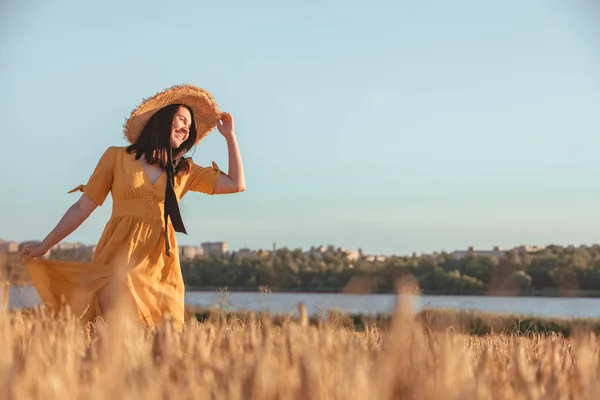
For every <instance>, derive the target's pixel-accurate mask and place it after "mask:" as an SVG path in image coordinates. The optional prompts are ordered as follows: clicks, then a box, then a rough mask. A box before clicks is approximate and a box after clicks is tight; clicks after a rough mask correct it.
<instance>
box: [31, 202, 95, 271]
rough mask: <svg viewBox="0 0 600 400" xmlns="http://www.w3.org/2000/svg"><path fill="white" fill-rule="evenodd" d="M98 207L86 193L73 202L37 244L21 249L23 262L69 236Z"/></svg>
mask: <svg viewBox="0 0 600 400" xmlns="http://www.w3.org/2000/svg"><path fill="white" fill-rule="evenodd" d="M96 207H98V205H97V204H96V203H94V202H93V201H92V200H91V199H90V198H89V197H88V196H87V195H86V194H82V195H81V197H80V198H79V200H77V202H76V203H75V204H73V205H72V206H71V207H69V209H68V210H67V212H66V213H65V215H64V216H63V217H62V218H61V220H60V221H59V222H58V224H57V225H56V227H55V228H54V229H53V230H52V232H50V233H49V234H48V236H46V237H45V238H44V240H43V241H42V242H40V243H38V244H35V245H31V246H26V247H25V248H23V250H21V254H20V258H21V262H22V263H23V264H25V263H27V261H29V260H30V259H32V258H35V257H40V256H43V255H44V254H46V253H47V252H48V251H49V250H50V249H51V248H52V247H53V246H54V245H55V244H57V243H59V242H60V241H61V240H63V239H64V238H66V237H67V236H69V235H70V234H71V233H72V232H73V231H75V230H76V229H77V228H79V226H80V225H81V224H82V223H83V222H84V221H85V220H86V219H87V218H88V217H89V216H90V215H91V214H92V212H94V210H95V209H96Z"/></svg>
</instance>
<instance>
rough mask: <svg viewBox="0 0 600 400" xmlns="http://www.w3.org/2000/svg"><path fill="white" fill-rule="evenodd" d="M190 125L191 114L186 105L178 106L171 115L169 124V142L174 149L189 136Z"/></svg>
mask: <svg viewBox="0 0 600 400" xmlns="http://www.w3.org/2000/svg"><path fill="white" fill-rule="evenodd" d="M191 126H192V114H191V113H190V111H189V110H188V109H187V108H186V107H183V106H182V107H179V109H177V111H176V112H175V115H174V116H173V123H172V125H171V136H170V142H171V147H172V148H174V149H177V148H179V146H181V144H182V143H183V142H185V141H186V140H187V138H188V137H189V136H190V128H191Z"/></svg>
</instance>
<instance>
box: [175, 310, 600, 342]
mask: <svg viewBox="0 0 600 400" xmlns="http://www.w3.org/2000/svg"><path fill="white" fill-rule="evenodd" d="M186 315H187V318H195V319H196V320H197V321H199V322H201V323H207V322H218V321H229V322H230V323H233V324H236V323H237V324H242V325H246V324H250V323H253V321H256V320H261V319H264V318H266V319H268V320H269V321H270V322H271V323H272V324H273V325H276V326H282V325H283V324H284V323H286V322H294V323H301V321H302V320H305V321H306V322H305V323H306V324H310V325H315V326H322V325H330V326H335V327H336V328H346V329H351V330H354V331H359V332H361V331H365V330H367V329H368V328H375V327H376V328H377V329H381V330H385V329H387V328H388V327H389V325H390V323H391V321H392V314H383V313H381V314H376V315H365V314H357V313H343V312H340V311H338V310H335V309H330V310H323V313H321V314H316V315H307V314H306V311H305V310H304V309H303V308H302V306H300V307H299V310H298V311H297V312H295V313H289V314H283V313H270V312H257V313H255V312H251V311H247V310H239V311H233V310H230V309H227V308H219V307H214V308H210V309H208V308H199V307H188V308H187V309H186ZM415 318H416V320H417V321H418V322H419V323H421V324H422V325H423V326H424V327H425V328H426V329H427V330H429V331H438V332H442V331H447V330H449V329H450V330H452V331H454V332H456V333H463V334H466V335H473V336H485V335H490V334H500V335H525V336H530V335H542V336H549V335H553V334H557V335H560V336H563V337H569V336H573V335H575V334H577V333H580V332H592V333H594V334H597V335H600V318H538V317H526V316H523V315H518V314H495V313H484V312H474V311H456V310H443V309H425V310H422V311H420V312H417V313H415Z"/></svg>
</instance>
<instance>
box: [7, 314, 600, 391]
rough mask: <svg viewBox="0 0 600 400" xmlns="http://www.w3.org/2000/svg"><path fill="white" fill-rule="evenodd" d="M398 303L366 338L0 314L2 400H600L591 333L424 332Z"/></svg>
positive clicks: (348, 333)
mask: <svg viewBox="0 0 600 400" xmlns="http://www.w3.org/2000/svg"><path fill="white" fill-rule="evenodd" d="M409 309H410V307H406V306H405V307H398V310H397V314H396V315H395V316H394V319H393V320H392V323H391V325H390V326H389V327H388V328H387V329H386V330H385V331H380V330H379V329H377V327H374V326H369V327H367V329H366V330H365V331H364V332H357V331H354V330H351V329H348V328H343V327H341V326H339V325H336V324H331V323H327V321H324V323H322V324H319V325H310V324H308V322H307V318H306V315H305V310H304V309H302V308H301V309H300V313H301V317H300V318H299V319H297V320H295V319H294V320H293V319H291V318H290V319H289V320H287V321H284V322H283V323H282V324H281V325H275V324H274V323H273V320H272V319H269V318H257V317H254V316H252V315H251V316H250V318H249V319H248V320H245V321H241V320H239V319H236V318H235V316H229V317H227V318H224V317H223V316H222V315H219V316H217V317H215V318H212V319H211V320H209V321H206V322H204V323H199V322H197V321H193V320H192V321H190V322H188V323H187V325H186V326H185V329H184V331H183V332H177V331H176V330H175V329H174V328H173V325H171V324H170V323H169V322H168V321H167V322H166V323H165V324H164V325H163V326H161V327H158V328H156V329H155V330H153V331H150V330H144V329H142V328H141V327H140V326H138V325H136V324H135V323H132V322H131V321H130V320H128V319H126V318H118V317H114V318H113V319H111V320H110V322H108V323H102V322H99V323H97V324H96V325H95V326H93V329H89V328H88V329H83V328H82V327H80V326H79V324H78V323H76V322H74V321H73V320H74V319H73V318H72V317H71V316H69V315H68V314H64V315H62V316H60V317H59V318H50V317H49V316H47V315H44V313H43V312H41V311H39V312H34V313H25V312H2V313H0V382H1V385H0V398H2V399H83V398H85V399H111V400H116V399H137V398H140V399H141V398H143V397H145V398H148V399H233V400H235V399H323V400H325V399H369V398H373V399H448V400H452V399H592V398H597V395H598V393H600V392H599V389H600V387H599V383H598V382H600V380H599V379H598V378H599V376H600V374H599V372H600V363H599V357H598V350H599V348H600V340H599V339H598V338H597V337H596V336H594V335H591V334H579V335H578V336H577V337H574V338H569V339H565V338H562V337H559V336H550V337H542V336H529V337H524V336H514V335H512V336H511V335H490V336H486V337H475V336H468V335H463V334H459V333H453V332H452V331H447V332H435V331H431V330H428V329H426V327H424V326H423V325H422V324H420V323H418V322H417V320H416V319H415V318H414V317H413V315H411V314H410V312H409V311H408V310H409Z"/></svg>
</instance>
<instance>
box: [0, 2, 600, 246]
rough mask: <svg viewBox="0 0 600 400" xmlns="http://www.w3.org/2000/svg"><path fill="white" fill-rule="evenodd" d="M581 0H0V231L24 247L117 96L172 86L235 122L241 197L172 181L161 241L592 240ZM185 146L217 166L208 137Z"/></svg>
mask: <svg viewBox="0 0 600 400" xmlns="http://www.w3.org/2000/svg"><path fill="white" fill-rule="evenodd" d="M287 3H289V4H290V5H288V4H287ZM483 3H485V4H483ZM592 3H593V2H591V1H583V0H581V1H579V0H578V1H566V0H565V1H547V0H546V1H541V0H531V1H527V2H522V1H512V0H511V1H506V2H501V3H498V2H481V1H474V0H473V1H453V2H449V1H437V2H433V1H424V2H405V1H372V2H366V1H363V2H357V1H320V2H316V1H306V2H276V1H260V0H259V1H253V2H243V1H226V2H205V1H186V0H182V1H179V2H176V3H175V2H174V3H171V4H170V5H166V4H167V3H166V2H163V1H160V2H159V1H145V2H141V1H140V2H131V1H112V0H111V1H103V2H94V4H92V2H81V1H53V2H42V1H38V2H23V1H20V2H19V1H10V0H9V1H8V2H6V1H5V2H3V3H2V5H1V6H0V7H1V10H0V38H2V40H0V88H1V89H0V135H1V136H0V137H1V138H2V148H3V149H4V154H3V157H2V158H3V160H4V162H3V163H2V164H3V166H4V167H3V169H4V171H5V172H4V173H3V174H2V175H1V177H0V179H1V181H0V187H2V196H0V221H1V223H0V238H5V239H12V240H18V241H22V240H32V239H40V240H41V239H42V238H43V237H44V236H45V235H46V234H47V233H48V232H49V231H50V230H51V229H52V228H53V227H54V226H55V224H56V223H57V222H58V220H59V219H60V218H61V217H62V215H63V213H64V212H65V211H66V209H67V208H68V207H69V206H70V205H71V204H72V203H73V202H74V201H76V200H77V197H78V195H76V194H71V195H67V191H68V190H70V189H71V188H73V187H75V186H77V185H78V184H80V183H85V181H86V180H87V178H88V176H89V174H90V173H91V172H92V170H93V168H94V166H95V164H96V162H97V160H98V158H99V157H100V155H101V154H102V152H103V151H104V150H105V148H106V147H108V146H112V145H125V144H126V143H125V141H124V140H123V139H122V124H123V121H124V119H125V118H126V117H127V115H128V114H129V112H130V111H131V110H132V108H133V107H134V106H135V105H136V104H138V103H139V102H140V101H141V99H142V98H143V97H148V96H150V95H152V94H154V93H155V92H157V91H159V90H161V89H163V88H165V87H168V86H171V85H173V84H176V83H183V82H188V83H193V84H196V85H198V86H202V87H204V88H206V89H208V90H210V91H211V92H212V93H213V94H214V96H215V97H216V99H217V101H218V103H219V105H220V106H221V108H223V109H224V110H227V111H229V112H231V113H232V114H233V116H234V118H235V119H236V132H237V136H238V140H239V144H240V147H241V151H242V156H243V159H244V164H245V167H246V180H247V190H246V192H244V193H242V194H237V195H233V196H213V197H209V196H205V195H201V194H192V195H189V196H187V197H186V198H185V199H184V200H183V202H182V204H181V208H182V210H183V213H184V220H185V222H186V225H187V227H188V232H189V235H187V236H186V235H181V236H179V243H180V244H198V243H200V242H202V241H213V240H225V241H227V242H229V245H230V247H231V248H232V249H237V248H240V247H246V246H247V247H253V248H271V246H272V243H273V242H276V243H277V245H278V246H289V247H292V248H296V247H303V248H308V247H310V246H311V245H320V244H323V245H327V244H334V245H337V246H344V247H347V248H362V249H363V250H364V251H365V252H367V253H386V254H390V253H397V254H406V253H411V252H413V251H415V252H417V253H421V252H431V251H439V250H447V251H451V250H454V249H457V248H465V247H467V246H469V245H476V246H478V247H482V248H483V247H491V246H493V245H496V244H497V245H501V246H505V247H509V246H513V245H519V244H525V243H527V244H539V245H547V244H550V243H556V244H562V245H568V244H575V245H578V244H592V243H595V242H598V241H599V240H598V237H599V235H600V213H598V211H597V204H598V200H599V199H600V184H599V183H598V173H599V172H600V171H599V170H600V156H599V152H600V136H599V135H598V128H599V126H600V112H599V111H598V109H599V106H600V73H599V72H598V71H600V28H598V26H600V24H599V23H598V22H600V12H599V10H598V6H593V5H592ZM284 4H286V5H284ZM193 158H194V160H195V161H196V162H197V163H198V164H202V165H207V164H210V162H211V161H213V160H214V161H215V162H217V164H219V166H220V167H222V168H223V169H226V168H227V149H226V144H225V141H224V140H223V138H222V137H221V136H220V134H219V133H218V132H216V131H214V132H213V133H212V134H211V135H210V136H209V137H208V138H207V139H205V140H204V141H203V142H201V144H200V145H199V146H198V147H197V148H196V149H195V151H194V153H193ZM110 207H111V201H110V200H109V201H107V203H105V205H104V206H103V207H101V208H99V209H97V211H96V212H95V213H94V214H93V215H92V216H91V217H90V219H88V220H87V221H86V222H85V223H84V224H83V225H82V226H81V227H80V228H79V229H78V230H77V231H76V232H74V233H73V234H72V235H71V236H69V237H68V238H67V239H66V240H67V241H82V242H85V243H95V242H96V241H97V240H98V238H99V236H100V234H101V232H102V229H103V227H104V224H105V223H106V221H107V220H108V218H109V217H110Z"/></svg>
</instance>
